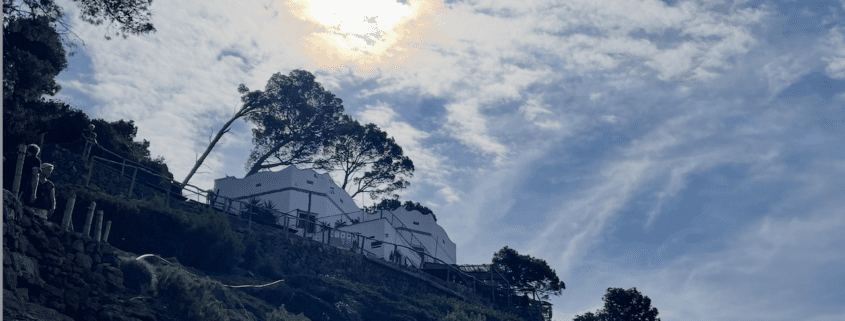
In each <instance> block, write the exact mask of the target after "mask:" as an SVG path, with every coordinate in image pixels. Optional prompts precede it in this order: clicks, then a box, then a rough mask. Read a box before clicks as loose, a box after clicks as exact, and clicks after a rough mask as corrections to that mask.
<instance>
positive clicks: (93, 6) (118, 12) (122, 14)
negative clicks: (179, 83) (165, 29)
mask: <svg viewBox="0 0 845 321" xmlns="http://www.w3.org/2000/svg"><path fill="white" fill-rule="evenodd" d="M73 2H75V3H76V5H77V6H79V9H80V10H79V11H80V13H79V17H80V18H81V19H82V21H85V22H88V23H90V24H93V25H95V26H96V25H101V24H102V23H103V22H108V26H107V31H106V39H111V37H110V35H112V34H114V35H115V36H118V35H120V36H123V37H124V38H126V37H127V36H128V35H129V34H132V35H140V34H147V33H152V32H155V31H156V30H155V27H153V24H152V23H150V19H151V18H152V14H151V13H150V9H149V7H150V5H152V2H153V1H152V0H121V1H113V0H73ZM3 18H4V19H5V20H7V21H8V20H10V19H13V18H46V19H48V21H49V22H50V24H51V25H52V26H55V25H59V26H60V28H58V30H56V31H57V32H58V33H59V34H61V35H62V36H67V35H68V34H70V27H68V25H67V23H66V22H65V21H64V12H63V11H62V8H61V7H59V6H58V5H57V4H56V3H55V1H53V0H3ZM115 26H116V27H117V31H112V30H113V27H115ZM63 41H65V42H66V43H67V44H68V45H71V46H72V45H73V43H72V42H71V41H69V40H67V38H63Z"/></svg>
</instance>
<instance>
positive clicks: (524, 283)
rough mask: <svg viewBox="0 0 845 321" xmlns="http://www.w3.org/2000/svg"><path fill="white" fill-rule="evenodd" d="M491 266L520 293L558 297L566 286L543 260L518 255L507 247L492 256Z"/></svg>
mask: <svg viewBox="0 0 845 321" xmlns="http://www.w3.org/2000/svg"><path fill="white" fill-rule="evenodd" d="M493 265H494V266H495V267H496V268H497V269H498V270H499V271H501V272H502V273H503V274H504V277H505V278H506V279H507V280H508V282H509V283H510V285H511V287H512V288H513V289H514V290H515V291H517V292H522V293H533V294H535V295H537V294H539V295H540V297H541V298H542V299H547V298H548V296H549V294H552V295H560V294H561V293H562V292H563V290H564V289H566V285H565V284H564V283H563V281H561V280H560V279H558V277H557V274H556V273H555V270H553V269H552V268H551V267H549V264H548V263H546V261H545V260H542V259H538V258H534V257H531V256H530V255H522V254H519V253H518V252H517V251H516V250H514V249H511V248H509V247H507V246H505V247H504V248H502V249H501V250H499V251H498V252H496V253H495V254H494V255H493Z"/></svg>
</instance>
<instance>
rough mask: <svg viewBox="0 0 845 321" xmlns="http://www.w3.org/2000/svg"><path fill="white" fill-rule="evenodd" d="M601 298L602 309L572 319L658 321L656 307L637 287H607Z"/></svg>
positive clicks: (581, 320)
mask: <svg viewBox="0 0 845 321" xmlns="http://www.w3.org/2000/svg"><path fill="white" fill-rule="evenodd" d="M602 299H603V300H604V308H603V309H600V310H598V311H596V313H592V312H587V313H585V314H583V315H578V316H575V319H574V321H616V320H626V321H628V320H630V321H660V318H658V317H657V308H655V307H652V306H651V299H649V297H647V296H644V295H642V294H641V293H640V292H639V291H637V288H630V289H627V290H624V289H622V288H608V289H607V293H606V294H605V295H604V296H603V297H602Z"/></svg>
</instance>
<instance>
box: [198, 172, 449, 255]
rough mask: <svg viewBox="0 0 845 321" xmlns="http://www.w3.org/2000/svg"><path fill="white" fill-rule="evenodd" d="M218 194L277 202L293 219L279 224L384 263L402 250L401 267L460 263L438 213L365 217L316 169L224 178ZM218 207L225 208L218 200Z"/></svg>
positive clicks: (388, 213) (283, 218) (218, 181)
mask: <svg viewBox="0 0 845 321" xmlns="http://www.w3.org/2000/svg"><path fill="white" fill-rule="evenodd" d="M214 191H215V193H216V194H217V195H219V196H222V197H225V198H230V199H234V200H239V201H243V202H246V201H248V200H249V199H250V198H253V197H256V198H258V199H260V200H261V201H262V202H263V201H271V202H273V203H274V204H275V209H276V210H277V211H279V212H281V213H287V214H288V215H290V216H285V215H283V214H278V215H277V217H276V218H277V220H276V223H277V224H279V225H282V226H288V227H290V228H296V229H297V230H298V232H297V234H299V235H302V236H307V237H312V238H314V239H317V240H322V241H328V240H330V242H331V244H333V245H336V246H349V247H351V246H353V245H352V244H354V243H356V242H357V243H363V250H365V251H366V252H370V253H372V254H373V255H375V256H377V257H380V258H384V259H390V258H391V253H393V252H394V251H396V252H397V253H400V254H401V262H400V263H405V264H407V265H413V266H420V263H421V262H423V260H424V261H426V262H435V261H442V262H445V263H448V264H455V263H456V253H455V251H456V246H455V243H454V242H452V241H451V239H449V236H448V235H447V234H446V231H445V230H444V229H443V228H442V227H440V225H438V224H437V222H436V220H435V217H434V215H433V214H429V215H424V214H422V213H420V212H419V211H416V210H414V211H407V210H405V208H404V207H400V208H399V209H397V210H394V211H378V212H376V213H374V214H370V213H366V212H363V211H361V210H360V209H359V208H358V206H357V205H355V202H354V201H353V200H352V198H351V197H349V194H347V193H346V191H345V190H343V189H342V188H340V187H339V186H337V184H335V182H334V181H333V180H332V178H331V176H329V174H319V173H317V172H315V171H314V170H313V169H298V168H296V167H295V166H288V167H287V168H285V169H283V170H281V171H278V172H270V171H263V172H258V173H255V174H252V175H248V176H246V177H244V178H241V179H238V178H234V177H225V178H220V179H216V180H214ZM215 207H217V208H221V207H223V206H221V202H220V201H218V202H217V204H216V205H215ZM232 207H236V208H235V211H237V210H238V209H239V208H237V207H238V206H231V207H230V208H232ZM309 213H310V214H311V215H310V217H309V216H308V214H309ZM295 218H297V219H295ZM309 219H310V221H312V222H313V221H315V220H316V222H318V223H324V224H328V225H329V226H331V227H333V226H334V225H335V223H336V222H338V221H341V222H343V223H345V224H347V225H345V226H341V227H339V228H337V229H326V230H324V229H323V228H321V227H320V226H317V225H315V224H307V220H309ZM359 240H360V242H359Z"/></svg>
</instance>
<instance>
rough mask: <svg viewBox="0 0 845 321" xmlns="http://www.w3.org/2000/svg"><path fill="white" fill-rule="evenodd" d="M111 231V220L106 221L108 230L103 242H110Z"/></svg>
mask: <svg viewBox="0 0 845 321" xmlns="http://www.w3.org/2000/svg"><path fill="white" fill-rule="evenodd" d="M109 232H111V221H108V222H106V232H105V233H103V242H106V243H108V242H109Z"/></svg>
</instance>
